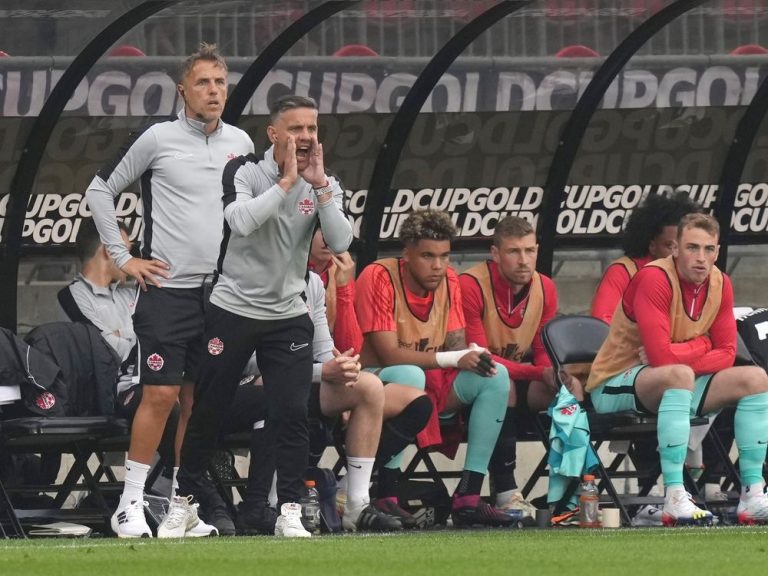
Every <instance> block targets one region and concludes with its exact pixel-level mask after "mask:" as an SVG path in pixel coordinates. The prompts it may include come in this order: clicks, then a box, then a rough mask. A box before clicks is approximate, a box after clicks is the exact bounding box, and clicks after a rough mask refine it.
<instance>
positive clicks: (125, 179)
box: [86, 109, 253, 288]
mask: <svg viewBox="0 0 768 576" xmlns="http://www.w3.org/2000/svg"><path fill="white" fill-rule="evenodd" d="M252 152H253V142H252V141H251V139H250V138H249V137H248V135H247V134H246V133H245V132H244V131H242V130H240V129H239V128H235V127H234V126H230V125H228V124H225V123H224V122H221V121H219V127H218V128H217V129H216V131H215V132H213V133H211V134H209V135H206V134H205V125H204V124H203V123H202V122H198V121H197V120H193V119H191V118H188V117H187V116H186V114H185V113H184V110H183V109H182V110H181V111H180V112H179V114H178V118H177V119H175V120H171V121H167V122H160V123H158V124H153V125H152V126H150V127H149V128H147V129H146V130H144V131H143V132H142V133H140V134H139V135H138V137H136V139H135V140H133V141H132V142H128V144H127V145H126V147H125V148H124V149H123V150H121V152H120V154H119V155H118V157H117V158H116V159H115V160H114V161H113V162H112V163H111V164H110V165H108V166H105V167H104V168H102V169H101V170H99V172H98V173H97V175H96V177H95V178H94V179H93V181H92V182H91V184H90V185H89V186H88V190H87V191H86V197H87V199H88V205H89V206H90V208H91V212H92V213H93V219H94V221H95V222H96V227H97V228H98V229H99V235H100V236H101V241H102V243H103V244H104V245H105V246H106V247H107V250H108V251H109V254H110V256H112V259H113V260H114V261H115V262H116V263H117V265H118V266H123V265H124V264H125V263H126V262H127V261H128V260H129V259H130V257H131V256H130V254H129V253H128V250H127V249H126V248H125V245H124V244H123V240H122V238H121V236H120V231H119V229H118V227H117V220H116V215H115V205H114V202H115V198H116V197H117V196H118V194H120V192H122V191H123V190H125V188H127V187H128V186H129V185H130V184H132V183H133V182H135V181H136V180H138V179H139V178H140V179H141V204H142V210H143V213H142V217H143V221H144V231H143V237H142V244H141V253H142V257H143V258H157V259H158V260H162V261H163V262H166V263H168V264H169V265H170V267H171V269H170V274H171V278H169V279H168V280H164V281H163V282H162V284H163V286H166V287H169V288H193V287H196V286H200V285H201V284H202V283H203V280H204V279H205V276H206V275H211V274H212V273H213V271H214V270H215V268H216V257H217V256H218V254H219V247H220V245H221V238H222V234H223V228H224V217H223V211H222V209H223V207H222V204H221V176H222V171H223V170H224V166H225V165H226V164H227V162H228V161H229V160H231V159H232V158H236V157H238V156H241V155H243V154H248V153H252Z"/></svg>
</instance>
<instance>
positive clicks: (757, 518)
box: [736, 486, 768, 524]
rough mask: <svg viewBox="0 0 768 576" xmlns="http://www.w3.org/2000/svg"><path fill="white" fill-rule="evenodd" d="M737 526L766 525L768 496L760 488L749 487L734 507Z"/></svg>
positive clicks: (767, 519) (767, 520) (767, 521)
mask: <svg viewBox="0 0 768 576" xmlns="http://www.w3.org/2000/svg"><path fill="white" fill-rule="evenodd" d="M736 517H737V518H738V519H739V524H768V496H766V494H765V492H764V491H763V490H762V486H750V487H749V488H747V489H746V491H745V493H744V494H742V496H741V499H740V500H739V505H738V506H737V507H736Z"/></svg>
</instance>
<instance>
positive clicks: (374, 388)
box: [355, 372, 384, 409]
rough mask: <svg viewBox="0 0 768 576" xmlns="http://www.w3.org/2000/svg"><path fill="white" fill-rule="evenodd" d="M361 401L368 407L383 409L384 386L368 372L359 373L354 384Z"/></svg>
mask: <svg viewBox="0 0 768 576" xmlns="http://www.w3.org/2000/svg"><path fill="white" fill-rule="evenodd" d="M355 388H356V389H357V392H358V393H359V394H360V398H361V400H362V401H363V402H364V403H365V404H368V405H370V406H377V407H380V408H382V409H383V407H384V385H383V384H382V383H381V380H380V379H379V378H378V377H377V376H375V375H374V374H371V373H370V372H360V376H359V377H358V379H357V383H356V384H355Z"/></svg>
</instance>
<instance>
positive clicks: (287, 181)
mask: <svg viewBox="0 0 768 576" xmlns="http://www.w3.org/2000/svg"><path fill="white" fill-rule="evenodd" d="M282 168H283V174H282V176H281V178H280V180H279V181H278V182H277V184H278V186H280V188H282V189H283V191H284V192H286V193H287V192H288V191H289V190H290V189H291V188H292V187H293V184H294V183H295V182H296V178H298V172H297V167H296V140H294V138H293V136H288V138H287V141H286V143H285V158H284V160H283V166H282Z"/></svg>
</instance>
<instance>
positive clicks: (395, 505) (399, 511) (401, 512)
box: [372, 498, 416, 530]
mask: <svg viewBox="0 0 768 576" xmlns="http://www.w3.org/2000/svg"><path fill="white" fill-rule="evenodd" d="M372 504H373V506H375V507H376V509H377V510H379V511H380V512H384V514H387V515H388V516H392V517H393V518H397V519H398V520H400V524H402V525H403V528H405V529H407V530H410V529H411V528H416V518H414V517H413V514H411V513H410V512H408V510H405V509H403V508H401V507H400V503H399V502H398V501H397V498H379V499H377V500H374V501H373V502H372Z"/></svg>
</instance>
